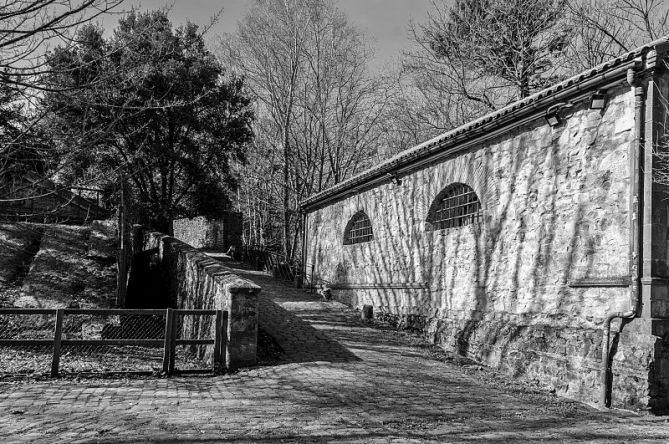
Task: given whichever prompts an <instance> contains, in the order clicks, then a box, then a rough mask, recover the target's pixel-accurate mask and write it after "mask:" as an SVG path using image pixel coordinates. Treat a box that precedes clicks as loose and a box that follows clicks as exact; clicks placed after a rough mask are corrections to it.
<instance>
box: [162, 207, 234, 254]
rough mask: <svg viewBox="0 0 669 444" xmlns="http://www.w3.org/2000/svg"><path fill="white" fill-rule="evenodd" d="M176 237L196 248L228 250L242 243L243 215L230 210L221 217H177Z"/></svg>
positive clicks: (175, 225) (174, 227)
mask: <svg viewBox="0 0 669 444" xmlns="http://www.w3.org/2000/svg"><path fill="white" fill-rule="evenodd" d="M173 229H174V237H175V238H177V239H179V240H181V241H183V242H185V243H187V244H188V245H191V246H193V247H195V248H202V249H207V250H217V251H227V250H228V249H229V248H230V247H231V246H234V247H239V246H241V244H242V215H241V213H235V212H229V213H226V214H225V215H224V216H223V217H222V218H220V219H208V218H206V217H204V216H198V217H194V218H191V219H177V220H175V221H174V223H173Z"/></svg>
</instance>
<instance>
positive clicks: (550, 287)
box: [302, 38, 669, 412]
mask: <svg viewBox="0 0 669 444" xmlns="http://www.w3.org/2000/svg"><path fill="white" fill-rule="evenodd" d="M667 42H668V40H667V39H666V38H665V39H662V40H659V41H656V42H653V43H650V44H648V45H646V46H644V47H642V48H639V49H637V50H635V51H632V52H630V53H628V54H625V55H623V56H621V57H618V58H616V59H615V60H612V61H610V62H608V63H604V64H602V65H600V66H597V67H595V68H593V69H590V70H588V71H586V72H583V73H581V74H579V75H577V76H575V77H572V78H570V79H568V80H566V81H564V82H562V83H559V84H557V85H555V86H553V87H550V88H547V89H545V90H543V91H541V92H539V93H537V94H534V95H532V96H531V97H528V98H526V99H523V100H521V101H518V102H516V103H513V104H512V105H509V106H508V107H506V108H504V109H501V110H499V111H497V112H494V113H492V114H489V115H487V116H484V117H482V118H480V119H478V120H475V121H473V122H471V123H469V124H466V125H464V126H462V127H460V128H457V129H455V130H453V131H450V132H448V133H445V134H443V135H441V136H439V137H436V138H434V139H432V140H429V141H427V142H425V143H423V144H421V145H418V146H416V147H414V148H412V149H409V150H406V151H404V152H402V153H400V154H398V155H397V156H395V157H393V158H391V159H389V160H388V161H386V162H384V163H381V164H380V165H378V166H376V167H374V168H372V169H370V170H367V171H364V172H363V173H361V174H359V175H357V176H355V177H352V178H350V179H348V180H346V181H344V182H342V183H339V184H337V185H335V186H333V187H332V188H330V189H327V190H325V191H323V192H321V193H318V194H316V195H313V196H311V197H310V198H308V199H307V200H305V201H304V202H303V203H302V209H303V211H304V213H305V218H306V224H307V225H306V226H307V230H306V238H305V248H304V253H303V254H304V258H303V259H304V264H305V265H304V268H305V269H304V274H305V276H306V279H307V282H311V284H312V285H314V286H327V287H328V288H330V289H331V294H332V296H333V297H334V298H335V299H337V300H340V301H342V302H345V303H347V304H349V305H351V306H353V307H362V306H364V305H371V306H373V312H374V316H377V317H382V318H385V319H389V320H394V321H396V322H398V323H399V324H401V325H403V326H406V327H410V328H416V329H420V330H422V331H423V332H424V333H425V335H427V336H428V337H429V338H430V339H431V340H433V341H434V342H435V343H436V344H439V345H440V346H442V347H444V348H446V349H449V350H455V351H457V352H459V353H461V354H463V355H466V356H469V357H472V358H474V359H476V360H478V361H480V362H483V363H485V364H488V365H492V366H494V367H497V368H500V369H503V370H505V371H508V372H510V373H512V374H514V375H520V374H524V375H527V376H529V377H531V378H536V379H538V380H540V381H543V382H545V383H548V384H551V385H553V386H554V387H555V389H556V390H557V392H558V393H559V394H562V395H565V396H568V397H572V398H576V399H579V400H583V401H586V402H589V403H592V404H596V405H603V404H609V403H611V404H612V405H613V406H616V407H625V408H637V409H651V410H653V411H656V412H660V411H663V410H667V407H668V406H669V296H668V292H667V288H668V287H667V282H669V281H668V280H667V279H669V269H668V267H667V259H668V257H667V256H668V255H669V242H668V238H669V233H668V231H667V219H668V214H669V200H667V198H668V197H669V196H668V195H667V188H666V187H665V186H664V185H662V184H660V183H657V182H656V181H654V177H656V175H654V171H655V170H658V169H659V168H666V167H667V166H662V164H661V163H662V162H660V160H659V159H658V158H657V157H656V156H654V152H665V151H666V150H667V148H666V144H665V120H666V117H667V109H666V107H667V98H668V96H669V73H668V72H667V67H666V63H667V61H668V60H669V55H668V54H667V51H668V50H669V44H668V43H667ZM607 332H610V333H607ZM606 369H610V370H606Z"/></svg>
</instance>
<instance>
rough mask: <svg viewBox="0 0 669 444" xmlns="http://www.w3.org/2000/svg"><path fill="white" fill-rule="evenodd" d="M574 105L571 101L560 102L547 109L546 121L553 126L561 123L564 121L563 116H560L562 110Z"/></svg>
mask: <svg viewBox="0 0 669 444" xmlns="http://www.w3.org/2000/svg"><path fill="white" fill-rule="evenodd" d="M572 106H574V104H573V103H571V102H560V103H556V104H555V105H553V106H551V107H550V108H548V109H547V110H546V114H545V115H544V119H546V123H548V124H549V125H550V126H552V127H553V126H558V125H560V124H561V123H562V117H560V111H562V110H564V109H566V108H571V107H572Z"/></svg>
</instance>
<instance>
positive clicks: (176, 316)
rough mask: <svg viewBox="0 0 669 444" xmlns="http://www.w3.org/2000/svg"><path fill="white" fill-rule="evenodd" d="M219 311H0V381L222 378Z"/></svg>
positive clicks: (224, 321) (223, 317)
mask: <svg viewBox="0 0 669 444" xmlns="http://www.w3.org/2000/svg"><path fill="white" fill-rule="evenodd" d="M226 325H227V313H226V312H222V311H218V310H170V309H168V310H121V309H119V310H85V309H59V310H34V309H0V374H14V375H15V374H51V375H52V376H56V375H58V374H68V373H77V374H80V373H117V372H165V373H167V374H171V373H173V372H175V371H177V372H187V371H202V370H206V371H219V370H222V368H223V366H224V365H223V359H222V358H221V357H222V356H223V357H224V356H225V346H226V344H227V341H226V340H225V337H226V334H225V331H226V328H225V326H226Z"/></svg>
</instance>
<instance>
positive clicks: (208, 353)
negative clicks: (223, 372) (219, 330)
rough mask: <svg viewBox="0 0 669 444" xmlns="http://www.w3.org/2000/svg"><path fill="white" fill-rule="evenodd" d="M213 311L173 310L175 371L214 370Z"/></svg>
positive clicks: (214, 327) (214, 321) (214, 334)
mask: <svg viewBox="0 0 669 444" xmlns="http://www.w3.org/2000/svg"><path fill="white" fill-rule="evenodd" d="M213 315H215V312H202V311H197V312H196V311H179V312H175V321H174V322H175V330H176V333H177V337H176V342H175V344H174V350H175V352H174V353H175V354H174V356H175V357H174V361H175V363H174V366H175V369H176V370H177V371H194V370H214V369H213V367H212V365H213V363H214V361H215V356H214V355H215V353H214V352H215V349H214V347H215V344H216V317H215V316H213Z"/></svg>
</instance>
